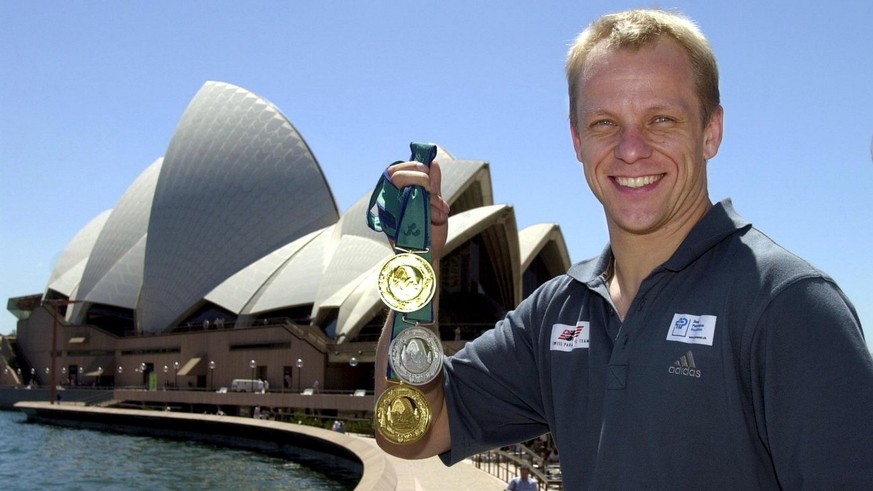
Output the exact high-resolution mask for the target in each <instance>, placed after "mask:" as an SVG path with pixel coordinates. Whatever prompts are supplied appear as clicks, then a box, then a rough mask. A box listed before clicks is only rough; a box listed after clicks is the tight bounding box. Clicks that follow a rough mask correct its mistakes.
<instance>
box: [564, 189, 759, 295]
mask: <svg viewBox="0 0 873 491" xmlns="http://www.w3.org/2000/svg"><path fill="white" fill-rule="evenodd" d="M750 226H751V223H749V222H748V221H746V220H745V219H744V218H743V217H741V216H740V215H739V214H737V212H736V211H734V207H733V203H732V202H731V200H730V198H726V199H724V200H722V201H720V202H718V203H716V204H715V205H714V206H713V207H712V208H711V209H710V210H709V211H708V212H707V213H706V215H704V216H703V219H701V220H700V222H699V223H698V224H697V225H695V226H694V228H693V229H691V232H690V233H689V234H688V237H686V238H685V240H683V241H682V244H680V245H679V248H678V249H676V252H674V253H673V256H672V257H670V259H668V260H667V262H666V263H664V264H663V266H662V267H663V268H665V269H667V270H669V271H680V270H682V269H684V268H685V267H686V266H688V265H689V264H691V263H692V262H694V261H695V260H696V259H697V258H699V257H700V256H701V255H703V254H704V253H705V252H706V251H708V250H709V249H711V248H712V247H714V246H715V245H716V244H718V243H719V242H721V241H722V240H723V239H724V238H725V237H728V236H730V235H732V234H734V233H736V232H737V231H739V230H741V229H744V228H747V227H750ZM611 262H612V248H611V247H610V246H609V244H607V245H606V248H605V249H604V250H603V252H602V253H601V254H600V255H599V256H597V257H595V258H592V259H589V260H587V261H582V262H580V263H577V264H574V265H573V266H571V267H570V270H569V271H567V275H569V276H570V277H571V278H573V279H575V280H577V281H580V282H582V283H586V284H588V286H590V287H594V286H595V285H596V284H601V283H602V282H603V278H601V275H602V274H603V272H604V271H606V270H607V268H608V267H609V265H610V263H611Z"/></svg>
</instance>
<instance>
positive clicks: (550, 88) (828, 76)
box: [0, 0, 873, 341]
mask: <svg viewBox="0 0 873 491" xmlns="http://www.w3.org/2000/svg"><path fill="white" fill-rule="evenodd" d="M651 5H652V4H651V3H639V2H624V1H592V0H586V1H581V0H580V1H575V2H572V1H548V0H547V1H542V2H536V3H534V2H498V1H477V2H471V1H456V0H447V1H441V2H421V1H407V2H400V1H394V2H389V1H371V2H352V1H333V2H291V1H288V2H264V1H253V2H223V1H213V2H206V1H187V2H175V1H172V2H171V1H150V2H135V1H131V2H97V1H83V2H57V1H44V2H24V1H21V2H14V1H2V2H0V66H2V67H3V68H2V71H0V116H2V117H0V171H2V193H0V301H2V305H3V306H4V307H5V305H6V300H7V299H8V298H9V297H14V296H21V295H26V294H32V293H41V292H42V291H43V290H44V288H45V285H46V282H47V281H48V277H49V275H50V272H51V268H52V265H53V263H54V261H56V260H57V258H58V257H59V256H60V254H61V252H62V251H63V249H64V247H65V246H66V245H67V243H68V242H69V241H70V239H72V237H73V236H74V235H75V234H76V232H77V231H78V230H79V229H81V228H82V227H83V226H84V225H85V224H87V223H88V221H90V220H91V219H92V218H94V217H95V216H96V215H97V214H99V213H100V212H102V211H104V210H106V209H109V208H111V207H113V206H114V205H115V203H116V202H117V200H118V199H119V198H120V197H121V195H122V194H123V193H124V191H125V190H126V189H127V187H128V186H129V185H130V184H131V183H132V182H133V181H134V179H135V178H136V177H137V176H138V175H139V174H140V173H141V172H142V171H144V170H145V168H146V167H147V166H148V165H149V164H150V163H151V162H153V161H154V160H155V159H156V158H158V157H160V156H162V155H163V154H164V152H165V150H166V148H167V144H168V143H169V140H170V136H171V135H172V133H173V131H174V129H175V127H176V124H177V123H178V121H179V118H180V117H181V115H182V113H183V112H184V111H185V108H186V107H187V105H188V103H189V102H190V100H191V98H192V97H193V96H194V94H195V93H196V92H197V91H198V90H199V89H200V87H201V85H203V83H204V82H206V81H207V80H218V81H223V82H229V83H232V84H235V85H239V86H241V87H244V88H246V89H248V90H251V91H252V92H255V93H257V94H259V95H260V96H262V97H264V98H266V99H268V100H269V101H271V102H272V103H273V104H275V105H276V106H277V107H278V108H279V109H280V110H281V111H282V112H283V113H284V114H285V115H286V116H287V117H288V118H289V119H290V120H291V122H292V123H293V124H294V125H295V127H296V128H297V130H298V131H299V132H300V133H301V134H302V135H303V137H304V139H305V140H306V141H307V142H308V144H309V146H310V147H311V149H312V150H313V152H314V154H315V155H316V157H317V158H318V160H319V162H320V164H321V166H322V169H323V171H324V173H325V175H326V177H327V179H328V180H329V182H330V185H331V187H332V189H333V192H334V194H335V196H336V199H337V201H338V202H339V205H340V207H341V209H342V210H345V209H346V208H348V207H349V206H350V205H351V204H352V203H354V202H355V201H356V200H357V199H358V198H359V197H361V196H363V195H364V194H367V193H369V191H370V188H371V187H372V185H373V184H374V183H375V180H376V178H377V176H378V173H379V172H380V171H381V170H382V168H383V167H384V166H385V165H386V164H388V163H389V162H391V161H394V160H397V159H402V158H406V157H407V153H408V143H409V142H410V141H413V140H417V141H421V140H425V141H433V142H436V143H439V144H440V145H442V146H443V147H445V148H446V149H448V150H449V151H450V152H452V153H453V154H454V155H455V156H457V157H459V158H469V159H482V160H488V161H490V162H491V174H492V178H493V184H494V196H495V201H496V202H499V203H510V204H512V205H514V207H515V210H516V215H517V219H518V224H519V226H520V227H526V226H529V225H532V224H535V223H540V222H554V223H558V224H560V225H561V228H562V230H563V233H564V236H565V239H566V242H567V244H568V247H569V250H570V254H571V257H572V259H573V261H579V260H582V259H585V258H587V257H590V256H592V255H595V254H597V253H598V252H599V251H600V250H601V249H602V247H603V245H604V244H605V243H606V241H607V237H606V226H605V222H604V219H603V212H602V209H601V208H600V205H599V204H598V203H597V202H596V200H594V198H593V197H592V196H591V194H590V192H589V190H588V187H587V185H586V184H585V180H584V177H583V175H582V171H581V169H580V167H579V164H578V163H577V162H576V160H575V158H574V157H573V151H572V143H571V140H570V137H569V131H568V124H567V96H566V89H565V82H564V78H563V61H564V55H565V53H566V49H567V46H568V44H569V42H570V41H571V40H572V39H573V38H574V37H575V36H576V34H577V33H578V32H579V31H580V30H581V29H582V28H583V27H584V26H585V25H587V24H588V23H589V22H590V21H591V20H593V19H594V18H595V17H597V16H598V15H600V14H602V13H606V12H610V11H614V10H619V9H623V8H627V7H648V6H651ZM659 5H660V6H662V7H665V8H676V9H678V10H680V11H682V12H684V13H686V14H688V15H689V16H691V17H692V18H693V19H695V20H696V21H697V22H698V24H699V25H700V26H701V28H702V29H703V31H704V32H705V33H706V34H707V36H708V37H709V38H710V41H711V42H712V45H713V47H714V49H715V51H716V54H717V56H718V59H719V64H720V70H721V75H722V78H721V92H722V103H723V105H724V107H725V139H724V143H723V144H722V147H721V150H720V152H719V155H718V156H717V157H715V158H714V159H713V160H711V161H710V163H709V166H710V182H711V186H710V189H711V195H712V198H713V199H714V200H720V199H722V198H725V197H731V198H732V199H733V202H734V206H735V207H736V209H737V210H738V211H739V212H740V213H742V214H743V215H745V216H746V218H748V219H750V220H751V221H752V222H753V223H754V224H755V225H757V226H758V227H759V228H761V229H762V230H764V231H765V232H767V233H768V234H769V235H770V236H771V237H773V238H774V239H775V240H777V241H778V242H780V243H782V244H783V245H785V246H786V247H787V248H789V249H791V250H792V251H794V252H795V253H797V254H798V255H800V256H802V257H804V258H806V259H808V260H809V261H810V262H812V263H813V264H815V265H816V266H818V267H820V268H822V269H824V270H825V271H827V272H828V273H830V274H831V275H832V276H833V277H834V278H835V279H836V280H837V281H838V282H839V284H840V285H841V286H842V288H843V289H844V290H845V291H846V293H847V294H848V295H849V297H850V298H851V299H852V301H853V302H854V303H855V306H856V307H857V309H858V311H859V313H860V315H861V319H862V323H863V324H864V325H865V326H866V329H867V332H868V338H869V337H870V335H871V334H873V287H871V285H870V279H871V278H873V261H871V260H870V257H869V254H870V253H869V250H870V246H871V244H873V240H871V238H873V212H871V209H870V203H871V192H870V187H871V184H873V162H871V159H873V140H871V136H873V84H871V82H873V71H871V61H873V54H871V47H873V29H871V28H870V24H871V20H873V2H869V1H866V0H855V1H842V2H841V1H835V2H820V1H819V2H812V1H791V2H784V1H775V2H759V1H755V2H746V1H732V2H715V1H678V2H673V3H671V2H661V3H659ZM14 328H15V319H14V317H13V316H12V315H11V314H9V313H8V312H7V311H6V310H5V308H4V309H2V312H0V333H9V332H11V331H13V330H14ZM811 341H813V340H811Z"/></svg>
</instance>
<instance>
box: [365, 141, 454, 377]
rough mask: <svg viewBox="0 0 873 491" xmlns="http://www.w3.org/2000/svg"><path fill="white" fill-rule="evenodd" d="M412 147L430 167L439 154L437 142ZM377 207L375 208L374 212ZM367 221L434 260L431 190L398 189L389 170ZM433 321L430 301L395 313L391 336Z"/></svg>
mask: <svg viewBox="0 0 873 491" xmlns="http://www.w3.org/2000/svg"><path fill="white" fill-rule="evenodd" d="M409 147H410V149H411V150H412V158H411V160H414V161H417V162H421V163H422V164H425V165H427V166H428V167H430V164H431V162H433V159H434V157H436V153H437V147H436V145H432V144H428V143H416V142H413V143H410V145H409ZM395 163H396V162H395ZM392 165H393V164H392ZM374 206H375V207H376V211H375V212H374V210H373V208H374ZM367 224H368V225H369V226H370V228H372V229H373V230H375V231H377V232H385V235H387V236H388V238H389V239H391V241H392V242H393V243H394V249H395V252H399V253H413V254H417V255H419V256H421V257H422V258H423V259H425V260H426V261H427V262H428V263H430V262H431V260H432V254H431V251H430V245H431V242H430V234H431V230H430V229H431V223H430V193H429V192H428V191H427V190H426V189H425V188H424V187H423V186H407V187H404V188H403V190H402V191H401V190H398V189H397V187H396V186H395V185H394V183H392V182H391V179H390V177H389V176H388V171H387V170H386V171H385V172H384V173H383V174H382V177H381V178H380V179H379V182H378V183H377V184H376V189H375V190H374V191H373V194H372V195H371V196H370V206H369V207H368V208H367ZM431 322H433V304H432V303H431V302H428V303H427V305H425V306H424V307H422V308H421V309H419V310H416V311H414V312H408V313H406V314H403V313H402V312H395V313H394V324H393V326H392V331H391V339H392V340H393V339H394V338H395V337H397V335H398V334H400V333H401V332H402V331H403V330H404V329H406V328H408V327H411V326H412V325H417V324H420V323H431ZM388 379H389V380H396V376H395V374H394V370H393V369H392V368H391V364H390V363H389V364H388Z"/></svg>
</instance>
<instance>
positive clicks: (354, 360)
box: [349, 356, 358, 368]
mask: <svg viewBox="0 0 873 491" xmlns="http://www.w3.org/2000/svg"><path fill="white" fill-rule="evenodd" d="M349 366H350V367H352V368H355V367H356V366H358V359H357V358H355V357H354V356H353V357H352V358H351V359H350V360H349Z"/></svg>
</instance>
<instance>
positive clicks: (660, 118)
mask: <svg viewBox="0 0 873 491" xmlns="http://www.w3.org/2000/svg"><path fill="white" fill-rule="evenodd" d="M652 121H653V122H654V123H675V122H676V120H675V119H674V118H671V117H670V116H655V118H654V119H653V120H652Z"/></svg>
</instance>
